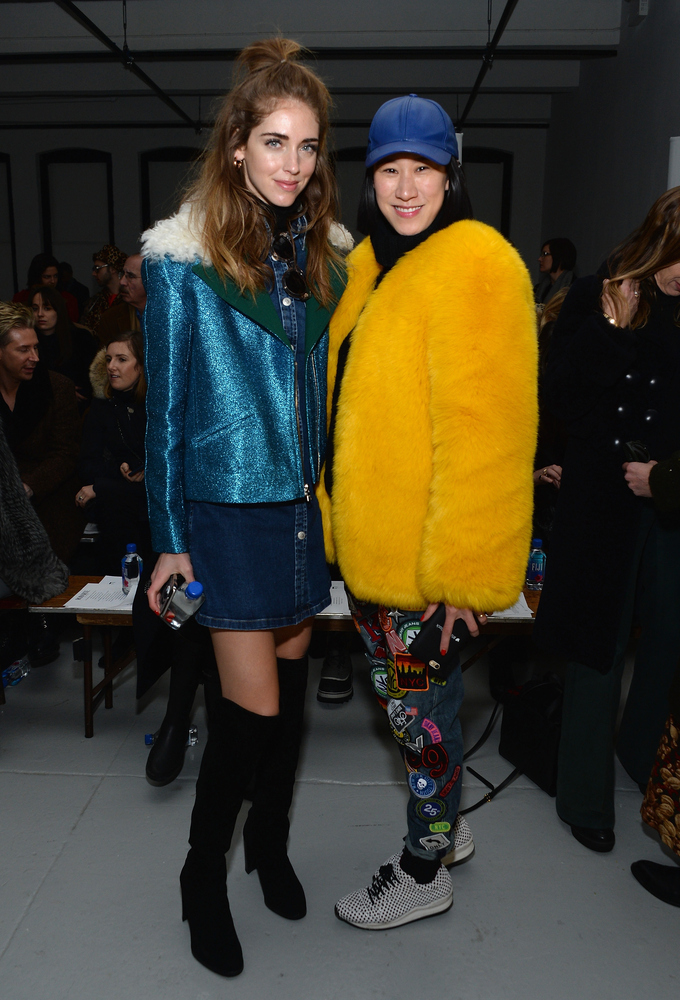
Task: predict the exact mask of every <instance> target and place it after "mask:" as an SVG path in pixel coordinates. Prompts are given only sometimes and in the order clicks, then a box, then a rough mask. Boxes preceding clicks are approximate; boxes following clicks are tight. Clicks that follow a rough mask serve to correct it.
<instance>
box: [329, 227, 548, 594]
mask: <svg viewBox="0 0 680 1000" xmlns="http://www.w3.org/2000/svg"><path fill="white" fill-rule="evenodd" d="M379 271H380V267H379V265H378V264H377V263H376V260H375V256H374V253H373V248H372V246H371V241H370V239H366V240H364V241H363V242H362V243H361V244H360V245H359V246H358V247H357V248H356V250H354V252H353V253H352V254H351V255H350V257H349V258H348V273H349V281H348V284H347V288H346V291H345V293H344V295H343V296H342V299H341V301H340V304H339V305H338V307H337V309H336V310H335V314H334V316H333V320H332V322H331V327H330V353H329V359H328V400H329V405H328V418H329V421H330V413H331V400H332V398H333V387H334V384H335V376H336V370H337V359H338V350H339V348H340V345H341V344H342V342H343V341H344V340H345V338H346V337H347V336H348V335H349V334H350V332H351V334H352V339H351V347H350V350H349V355H348V358H347V364H346V366H345V370H344V376H343V379H342V384H341V388H340V394H339V399H338V406H337V414H336V431H335V452H334V461H333V490H332V501H331V498H329V497H328V495H327V494H326V491H325V489H324V485H323V483H324V480H323V476H322V478H321V484H320V485H319V501H320V503H321V508H322V512H323V516H324V532H325V538H326V555H327V558H328V559H329V561H337V562H338V563H339V566H340V570H341V572H342V574H343V577H344V578H345V581H346V583H347V586H348V587H349V589H350V590H351V591H352V593H354V594H355V595H356V596H357V597H359V598H361V599H363V600H367V601H376V602H379V603H382V604H386V605H391V606H397V607H404V608H421V607H425V605H427V604H428V603H429V602H430V601H444V602H446V603H448V604H454V605H456V606H457V607H469V608H473V609H474V610H477V611H492V610H497V609H500V608H505V607H508V606H509V605H510V604H512V603H513V602H514V601H515V600H516V599H517V597H518V595H519V592H520V590H521V588H522V586H523V584H524V578H525V573H526V565H527V558H528V555H529V547H530V541H531V518H532V504H533V482H532V475H531V474H532V465H533V458H534V451H535V447H536V429H537V400H536V396H537V392H536V381H537V379H536V363H537V361H536V355H537V350H536V320H535V309H534V303H533V295H532V290H531V282H530V280H529V275H528V273H527V270H526V267H525V266H524V264H523V263H522V260H521V258H520V257H519V255H518V254H517V252H516V251H515V250H514V249H513V248H512V247H511V246H510V245H509V244H508V243H507V242H506V240H505V239H504V238H503V237H502V236H501V235H500V234H499V233H498V232H496V230H494V229H492V228H490V227H489V226H486V225H484V224H483V223H481V222H472V221H468V220H466V221H462V222H457V223H454V224H453V225H452V226H449V227H447V228H446V229H443V230H441V231H440V232H438V233H435V234H434V235H433V236H430V237H429V239H427V240H426V241H425V242H424V243H422V244H421V245H420V246H419V247H417V248H416V249H415V250H412V251H411V252H410V253H408V254H406V255H405V256H403V257H402V258H401V259H400V260H399V261H398V263H397V264H396V265H395V266H394V267H393V268H392V270H391V271H390V272H389V273H388V274H387V275H386V276H385V278H384V279H383V281H382V282H381V283H380V285H379V286H378V288H377V289H374V284H375V279H376V277H377V275H378V273H379Z"/></svg>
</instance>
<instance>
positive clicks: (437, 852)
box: [349, 595, 463, 861]
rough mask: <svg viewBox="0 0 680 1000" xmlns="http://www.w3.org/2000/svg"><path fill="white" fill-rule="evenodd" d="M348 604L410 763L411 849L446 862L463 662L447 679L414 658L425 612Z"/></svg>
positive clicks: (457, 773) (457, 787) (454, 804)
mask: <svg viewBox="0 0 680 1000" xmlns="http://www.w3.org/2000/svg"><path fill="white" fill-rule="evenodd" d="M349 603H350V608H351V609H352V616H353V618H354V624H355V625H356V627H357V629H358V630H359V632H360V634H361V638H362V639H363V641H364V645H365V647H366V656H367V658H368V662H369V664H370V668H371V682H372V684H373V689H374V690H375V693H376V695H377V696H378V701H379V702H380V704H381V705H382V706H383V708H385V710H386V712H387V718H388V721H389V724H390V729H391V730H392V735H393V736H394V738H395V740H396V741H397V743H398V744H399V748H400V750H401V754H402V757H403V760H404V764H405V766H406V771H407V783H408V787H409V793H410V794H409V803H408V807H407V810H406V816H407V821H408V836H407V837H406V838H405V843H406V846H407V847H408V849H409V851H410V852H411V853H412V854H415V855H416V856H418V857H421V858H427V859H428V860H430V861H432V860H433V859H434V858H435V857H437V858H442V857H444V855H445V854H447V853H448V852H449V850H450V845H451V842H452V831H453V827H454V824H455V822H456V816H457V815H458V805H459V803H460V792H461V777H462V767H463V736H462V732H461V726H460V721H459V719H458V711H459V709H460V705H461V702H462V700H463V680H462V675H461V670H460V664H459V665H458V666H456V668H455V669H454V670H453V671H452V672H451V673H450V674H449V676H448V678H447V679H446V680H444V679H443V678H440V677H436V678H432V677H430V676H428V670H427V667H426V666H425V664H424V663H421V662H420V660H416V659H415V658H414V657H413V656H411V655H410V654H409V651H408V646H409V643H410V642H411V640H412V639H413V637H414V635H415V633H416V632H418V631H419V630H420V615H421V612H420V611H403V610H401V609H399V608H389V609H388V608H384V607H382V606H379V605H377V604H366V603H364V602H363V601H358V600H357V599H356V598H354V597H352V595H350V597H349Z"/></svg>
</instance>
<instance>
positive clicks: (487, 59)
mask: <svg viewBox="0 0 680 1000" xmlns="http://www.w3.org/2000/svg"><path fill="white" fill-rule="evenodd" d="M518 2H519V0H508V2H507V3H506V5H505V8H504V10H503V13H502V14H501V18H500V21H499V22H498V25H497V27H496V30H495V32H494V36H493V38H492V39H491V41H490V42H489V44H488V45H487V47H486V50H485V52H484V55H483V56H482V66H481V69H480V70H479V74H478V75H477V79H476V80H475V85H474V87H473V88H472V92H471V94H470V96H469V97H468V101H467V104H466V105H465V107H464V108H463V114H462V115H461V116H460V118H459V119H458V121H457V122H456V128H457V129H458V130H459V131H461V130H462V128H463V125H464V124H465V120H466V119H467V116H468V115H469V114H470V111H471V109H472V105H473V104H474V103H475V100H476V98H477V94H478V93H479V89H480V87H481V86H482V81H483V80H484V77H485V76H486V74H487V73H488V72H489V70H490V69H491V67H492V66H493V60H494V56H495V54H496V49H497V48H498V43H499V42H500V40H501V38H502V37H503V32H504V31H505V29H506V27H507V25H508V21H509V20H510V18H511V17H512V15H513V12H514V10H515V7H516V6H517V4H518ZM489 11H491V7H490V6H489ZM490 20H491V14H490V13H489V21H490ZM489 27H491V25H490V24H489Z"/></svg>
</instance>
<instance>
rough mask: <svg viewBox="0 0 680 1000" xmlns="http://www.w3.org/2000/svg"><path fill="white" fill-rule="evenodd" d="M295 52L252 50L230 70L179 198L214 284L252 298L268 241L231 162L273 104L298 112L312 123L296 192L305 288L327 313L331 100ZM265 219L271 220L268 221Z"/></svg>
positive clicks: (276, 44)
mask: <svg viewBox="0 0 680 1000" xmlns="http://www.w3.org/2000/svg"><path fill="white" fill-rule="evenodd" d="M302 53H303V49H302V48H301V46H300V45H298V44H297V42H293V41H291V40H290V39H287V38H272V39H268V40H265V41H261V42H254V43H253V44H252V45H249V46H247V48H245V49H243V51H242V52H241V54H240V55H239V57H238V59H237V62H236V69H235V85H234V87H233V88H232V90H230V91H229V93H228V94H227V95H226V97H225V99H224V102H223V104H222V107H221V110H220V112H219V114H218V116H217V120H216V123H215V128H214V129H213V133H212V136H211V139H210V142H209V144H208V147H207V149H206V151H205V152H204V154H203V156H202V157H201V160H200V165H199V173H198V177H197V178H196V180H195V182H194V183H193V184H192V185H191V187H190V188H189V190H188V191H187V193H186V196H185V199H184V200H185V201H188V202H190V204H191V208H192V215H193V218H194V219H196V220H200V226H201V234H202V242H203V247H204V249H205V251H206V253H207V255H208V256H209V257H210V260H211V262H212V265H213V267H214V268H215V270H216V271H217V273H218V275H219V276H220V278H222V279H224V277H225V276H228V277H229V278H231V279H232V281H234V282H235V284H236V285H237V286H238V288H239V290H240V291H241V293H242V294H243V293H245V292H250V293H251V294H255V291H256V290H257V289H262V288H264V287H265V285H266V283H267V280H268V279H269V280H271V279H272V277H273V275H272V271H271V269H270V268H269V267H268V266H267V264H266V257H267V254H268V252H269V247H270V241H271V236H270V234H269V232H268V231H267V228H266V227H265V225H264V218H265V217H264V214H263V209H262V206H261V204H260V202H259V201H258V199H257V198H256V197H255V195H253V194H252V193H251V192H250V191H249V190H248V189H247V187H246V185H245V181H244V178H243V171H242V170H238V169H237V168H236V166H235V164H234V154H235V153H236V150H237V149H239V148H240V147H241V146H244V145H245V144H246V143H247V141H248V138H249V136H250V133H251V132H252V130H253V129H254V128H256V127H257V126H258V125H259V124H260V122H262V121H263V120H264V119H265V118H266V117H267V116H268V115H270V114H271V113H272V111H273V110H274V108H275V107H276V105H277V103H279V102H280V101H284V100H286V101H299V102H300V103H302V104H306V105H307V107H308V108H309V109H310V110H311V111H312V112H313V114H314V115H315V116H316V118H317V120H318V122H319V146H318V153H317V160H316V168H315V170H314V173H313V175H312V177H311V179H310V181H309V183H308V184H307V187H306V188H305V190H304V191H303V192H302V195H301V200H302V209H303V212H304V215H305V217H306V219H307V230H306V233H307V235H306V246H307V269H306V273H307V282H308V285H309V287H310V289H311V290H312V291H313V292H314V294H315V295H316V297H317V298H318V299H319V300H320V301H321V302H322V303H323V304H324V305H328V304H329V302H331V301H332V299H333V292H332V288H331V283H330V277H329V265H330V266H331V267H335V268H336V269H337V268H339V266H340V261H341V257H340V255H339V254H338V253H337V252H336V251H335V250H334V249H333V247H332V245H331V243H330V241H329V232H330V227H331V223H332V222H333V220H334V218H335V216H336V215H337V188H336V184H335V175H334V173H333V168H332V165H331V162H330V159H329V153H328V144H327V140H328V130H329V110H330V105H331V97H330V94H329V93H328V90H327V89H326V87H325V85H324V84H323V83H322V82H321V80H320V79H319V78H318V76H316V74H315V73H313V72H312V71H311V70H310V69H308V68H307V67H306V66H303V65H301V64H300V63H299V62H298V61H297V60H298V59H299V58H300V56H301V54H302ZM272 219H273V216H272Z"/></svg>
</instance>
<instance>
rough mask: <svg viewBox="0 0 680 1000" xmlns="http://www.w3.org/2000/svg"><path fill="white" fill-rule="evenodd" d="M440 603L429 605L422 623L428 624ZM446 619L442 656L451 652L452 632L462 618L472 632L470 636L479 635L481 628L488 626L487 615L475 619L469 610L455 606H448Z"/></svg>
mask: <svg viewBox="0 0 680 1000" xmlns="http://www.w3.org/2000/svg"><path fill="white" fill-rule="evenodd" d="M438 607H439V603H435V604H428V606H427V608H426V609H425V612H424V614H423V616H422V618H421V621H424V622H426V621H427V619H428V618H430V617H431V616H432V615H433V614H434V613H435V611H436V610H437V608H438ZM445 608H446V618H445V619H444V627H443V628H442V644H441V652H442V656H443V655H444V654H445V653H448V651H449V643H450V641H451V632H452V631H453V626H454V625H455V623H456V621H457V620H458V619H459V618H462V619H463V621H464V622H465V624H466V625H467V627H468V629H469V630H470V635H479V626H480V625H486V621H487V618H486V615H477V618H475V616H474V614H473V613H472V611H470V609H469V608H457V607H455V605H453V604H446V605H445Z"/></svg>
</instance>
